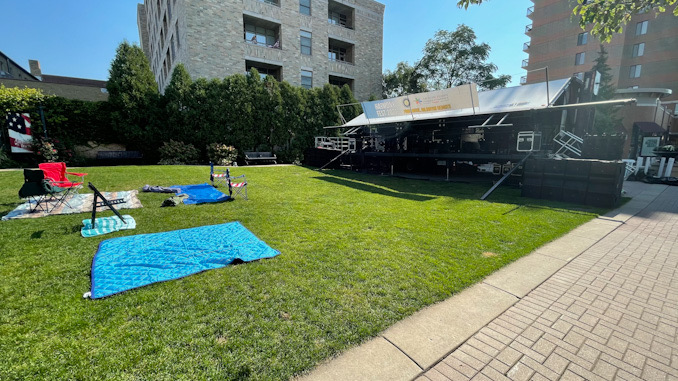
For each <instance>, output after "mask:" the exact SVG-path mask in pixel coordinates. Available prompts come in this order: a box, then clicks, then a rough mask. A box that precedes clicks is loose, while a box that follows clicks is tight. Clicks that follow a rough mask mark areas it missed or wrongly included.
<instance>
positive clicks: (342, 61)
mask: <svg viewBox="0 0 678 381" xmlns="http://www.w3.org/2000/svg"><path fill="white" fill-rule="evenodd" d="M327 59H329V60H330V61H332V62H337V63H340V64H346V65H354V66H355V64H354V63H353V62H351V61H344V60H340V59H337V58H332V57H327Z"/></svg>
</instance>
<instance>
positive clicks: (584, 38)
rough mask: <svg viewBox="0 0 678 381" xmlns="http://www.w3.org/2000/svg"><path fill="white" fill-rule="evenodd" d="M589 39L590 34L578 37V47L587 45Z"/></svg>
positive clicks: (581, 34) (580, 34)
mask: <svg viewBox="0 0 678 381" xmlns="http://www.w3.org/2000/svg"><path fill="white" fill-rule="evenodd" d="M588 39H589V32H584V33H579V35H578V36H577V45H586V43H587V42H588Z"/></svg>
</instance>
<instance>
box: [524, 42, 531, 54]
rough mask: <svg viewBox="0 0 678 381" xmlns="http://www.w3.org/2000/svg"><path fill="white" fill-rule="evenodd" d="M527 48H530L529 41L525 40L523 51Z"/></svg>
mask: <svg viewBox="0 0 678 381" xmlns="http://www.w3.org/2000/svg"><path fill="white" fill-rule="evenodd" d="M528 50H530V43H529V42H526V43H524V44H523V51H524V52H526V51H528Z"/></svg>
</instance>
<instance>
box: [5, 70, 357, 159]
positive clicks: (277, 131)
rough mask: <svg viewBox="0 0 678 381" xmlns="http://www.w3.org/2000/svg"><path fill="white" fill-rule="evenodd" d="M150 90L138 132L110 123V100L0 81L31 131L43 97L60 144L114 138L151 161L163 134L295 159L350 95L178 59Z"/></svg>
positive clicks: (9, 105)
mask: <svg viewBox="0 0 678 381" xmlns="http://www.w3.org/2000/svg"><path fill="white" fill-rule="evenodd" d="M152 98H153V99H151V100H149V101H148V103H147V104H148V105H149V106H148V107H147V110H145V111H146V113H147V115H146V117H145V118H141V119H145V120H149V121H150V122H148V123H149V124H150V125H147V126H144V128H143V130H144V131H143V133H141V132H140V133H135V134H132V133H129V128H131V127H132V126H131V125H130V126H129V127H125V126H124V125H122V126H121V123H120V120H117V122H116V123H115V125H113V123H112V122H111V120H112V119H113V118H112V116H113V115H114V114H115V115H119V114H120V112H119V110H113V107H112V105H111V104H110V103H109V102H87V101H79V100H70V99H65V98H61V97H56V96H51V95H45V94H43V93H42V92H41V91H40V90H36V89H28V88H26V89H18V88H5V87H4V86H2V87H0V109H1V110H3V111H4V112H9V111H21V112H30V113H31V114H32V116H33V120H34V126H33V127H34V128H33V130H34V136H36V137H40V136H42V135H44V129H43V128H42V125H41V122H40V117H39V112H38V108H39V106H41V105H42V107H43V110H44V114H45V118H46V122H47V132H48V134H49V137H50V138H52V139H59V140H60V141H61V142H63V145H64V146H65V147H66V148H68V149H73V147H74V146H76V145H86V144H87V143H88V142H90V141H95V142H97V143H120V144H124V145H126V146H127V147H128V149H134V150H139V151H142V152H143V154H144V158H145V160H147V161H149V162H153V163H156V162H157V161H158V160H159V159H160V154H159V151H158V149H159V147H161V146H162V145H163V143H165V142H169V141H170V140H174V141H180V142H183V143H185V144H187V145H188V144H190V145H193V146H194V147H197V149H198V150H199V160H200V161H202V162H207V161H208V152H207V150H206V149H205V148H206V147H207V146H209V145H210V144H214V143H218V144H223V145H228V146H233V147H235V148H236V149H237V151H238V152H239V153H240V156H242V152H245V151H270V152H275V153H276V155H277V156H278V158H279V159H280V160H281V161H284V162H294V161H296V160H301V159H302V155H303V152H304V150H305V149H306V148H308V147H311V146H312V145H313V138H314V136H318V135H325V134H326V131H327V130H324V129H323V127H325V126H335V125H338V124H339V123H341V120H340V117H339V113H338V111H337V105H339V104H349V103H356V100H355V98H354V97H353V95H352V93H351V90H350V89H349V88H348V86H344V87H343V88H339V87H336V86H332V85H325V86H324V87H322V88H313V89H303V88H300V87H294V86H292V85H290V84H289V83H287V82H278V81H276V80H275V79H274V78H272V77H270V76H267V77H265V78H262V77H261V76H260V75H259V73H258V72H257V71H256V69H252V71H251V72H250V73H248V74H247V75H242V74H236V75H232V76H229V77H226V78H224V79H223V80H220V79H213V80H209V81H208V80H206V79H202V78H201V79H198V80H196V81H191V79H190V77H189V76H188V74H187V73H186V71H185V69H184V67H183V65H178V66H177V68H176V69H175V70H174V73H173V75H172V80H171V82H170V84H169V85H168V87H167V89H166V91H165V94H164V95H161V96H160V97H157V96H154V97H152ZM342 112H343V113H344V117H345V118H346V119H350V118H353V117H355V116H357V115H358V114H359V107H357V106H356V107H354V108H350V107H348V108H343V109H342ZM118 119H119V118H118ZM3 128H4V126H3ZM331 133H333V132H331ZM62 159H64V160H67V161H68V160H70V158H62ZM165 159H166V158H165ZM239 159H242V157H239Z"/></svg>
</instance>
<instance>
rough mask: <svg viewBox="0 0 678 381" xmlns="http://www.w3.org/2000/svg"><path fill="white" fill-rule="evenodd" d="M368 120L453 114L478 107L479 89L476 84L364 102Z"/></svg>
mask: <svg viewBox="0 0 678 381" xmlns="http://www.w3.org/2000/svg"><path fill="white" fill-rule="evenodd" d="M362 106H363V111H364V112H365V116H366V117H367V118H368V119H379V118H387V117H393V116H403V115H411V116H412V119H416V116H417V115H418V114H424V113H426V114H428V113H439V112H453V111H458V110H463V109H474V108H477V107H478V88H477V86H476V84H475V83H472V84H468V85H462V86H457V87H452V88H449V89H445V90H437V91H430V92H427V93H417V94H410V95H404V96H402V97H397V98H391V99H384V100H381V101H373V102H363V103H362Z"/></svg>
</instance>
